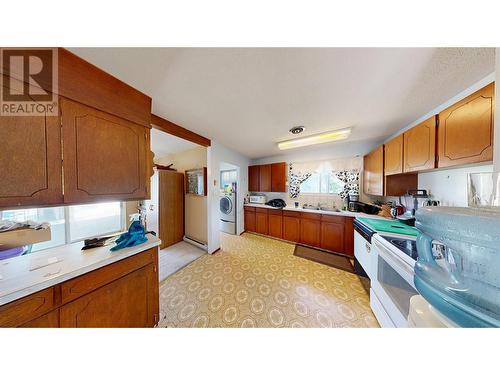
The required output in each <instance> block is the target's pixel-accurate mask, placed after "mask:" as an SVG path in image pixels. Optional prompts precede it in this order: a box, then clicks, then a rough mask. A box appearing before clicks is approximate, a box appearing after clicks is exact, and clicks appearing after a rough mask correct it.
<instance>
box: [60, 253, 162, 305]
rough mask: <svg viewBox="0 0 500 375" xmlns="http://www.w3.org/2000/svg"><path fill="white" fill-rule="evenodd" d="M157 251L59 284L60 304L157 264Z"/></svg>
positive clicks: (140, 254)
mask: <svg viewBox="0 0 500 375" xmlns="http://www.w3.org/2000/svg"><path fill="white" fill-rule="evenodd" d="M157 259H158V250H157V249H156V248H153V249H150V250H147V251H143V252H142V253H139V254H137V255H135V256H132V257H128V258H125V259H123V260H121V261H119V262H116V263H113V264H110V265H109V266H106V267H103V268H99V269H97V270H95V271H92V272H89V273H87V274H85V275H82V276H79V277H76V278H74V279H71V280H68V281H65V282H63V283H62V284H61V301H62V303H63V304H64V303H67V302H70V301H72V300H74V299H76V298H78V297H81V296H83V295H85V294H87V293H89V292H92V291H93V290H96V289H98V288H100V287H102V286H104V285H106V284H109V283H110V282H112V281H114V280H116V279H119V278H120V277H123V276H125V275H126V274H128V273H130V272H132V271H134V270H137V269H139V268H142V267H144V266H146V265H147V264H149V263H154V264H156V263H157Z"/></svg>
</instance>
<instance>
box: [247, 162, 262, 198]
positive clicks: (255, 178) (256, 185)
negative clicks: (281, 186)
mask: <svg viewBox="0 0 500 375" xmlns="http://www.w3.org/2000/svg"><path fill="white" fill-rule="evenodd" d="M248 191H251V192H253V191H260V166H259V165H250V166H249V167H248Z"/></svg>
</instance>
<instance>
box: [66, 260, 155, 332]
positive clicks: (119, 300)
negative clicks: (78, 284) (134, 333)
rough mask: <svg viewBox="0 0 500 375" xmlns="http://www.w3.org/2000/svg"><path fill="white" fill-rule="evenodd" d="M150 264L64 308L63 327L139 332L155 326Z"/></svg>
mask: <svg viewBox="0 0 500 375" xmlns="http://www.w3.org/2000/svg"><path fill="white" fill-rule="evenodd" d="M153 267H154V265H152V264H150V265H148V266H146V267H143V268H141V269H139V270H137V271H134V272H132V273H130V274H128V275H127V276H125V277H122V278H120V279H118V280H116V281H114V282H112V283H110V284H108V285H106V286H104V287H102V288H99V289H97V290H96V291H94V292H92V293H89V294H87V295H86V296H84V297H81V298H78V299H77V300H75V301H73V302H70V303H68V304H66V305H64V306H62V307H61V317H60V322H61V327H73V328H106V327H117V328H126V327H131V328H138V327H152V326H154V325H155V317H154V316H155V314H156V312H155V311H154V308H155V306H154V305H155V304H154V303H152V302H150V301H151V300H152V297H153V298H156V297H155V295H156V296H157V295H158V290H156V291H155V290H154V289H155V284H156V285H157V282H156V283H155V282H154V280H151V279H152V275H153V276H154V275H156V273H155V272H153Z"/></svg>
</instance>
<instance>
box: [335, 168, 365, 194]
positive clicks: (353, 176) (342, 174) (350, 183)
mask: <svg viewBox="0 0 500 375" xmlns="http://www.w3.org/2000/svg"><path fill="white" fill-rule="evenodd" d="M332 173H333V174H334V175H335V176H336V177H337V178H338V179H339V180H340V181H342V182H343V183H344V190H342V191H341V192H340V193H339V195H340V197H341V198H342V199H344V198H345V197H347V196H348V195H349V194H357V195H359V170H358V169H350V170H343V171H332Z"/></svg>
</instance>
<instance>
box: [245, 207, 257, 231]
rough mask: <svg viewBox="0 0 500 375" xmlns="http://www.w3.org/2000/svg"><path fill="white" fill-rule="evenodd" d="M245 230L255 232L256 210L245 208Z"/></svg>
mask: <svg viewBox="0 0 500 375" xmlns="http://www.w3.org/2000/svg"><path fill="white" fill-rule="evenodd" d="M245 230H246V231H247V232H255V210H248V209H246V208H245Z"/></svg>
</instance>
